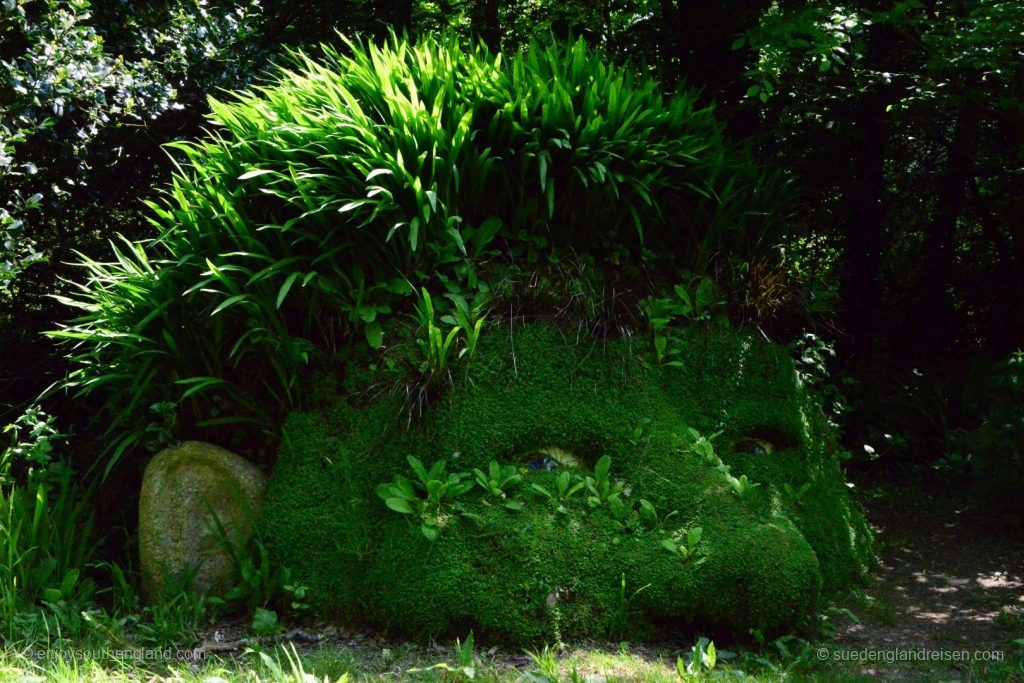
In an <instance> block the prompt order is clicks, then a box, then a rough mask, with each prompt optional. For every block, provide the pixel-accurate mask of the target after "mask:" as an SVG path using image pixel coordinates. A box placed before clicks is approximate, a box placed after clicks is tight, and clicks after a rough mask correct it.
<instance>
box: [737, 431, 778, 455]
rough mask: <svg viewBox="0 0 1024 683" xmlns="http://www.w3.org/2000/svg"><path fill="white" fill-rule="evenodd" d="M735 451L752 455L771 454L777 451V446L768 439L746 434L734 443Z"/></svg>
mask: <svg viewBox="0 0 1024 683" xmlns="http://www.w3.org/2000/svg"><path fill="white" fill-rule="evenodd" d="M733 451H734V452H736V453H749V454H750V455H771V454H772V453H773V452H774V451H775V446H774V445H773V444H772V442H771V441H769V440H768V439H761V438H758V437H755V436H744V437H741V438H740V439H738V440H737V441H736V443H735V444H734V445H733Z"/></svg>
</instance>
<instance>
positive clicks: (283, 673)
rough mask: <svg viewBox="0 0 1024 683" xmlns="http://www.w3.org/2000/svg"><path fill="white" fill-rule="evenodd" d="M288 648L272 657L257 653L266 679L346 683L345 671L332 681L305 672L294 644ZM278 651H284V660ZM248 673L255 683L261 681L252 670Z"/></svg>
mask: <svg viewBox="0 0 1024 683" xmlns="http://www.w3.org/2000/svg"><path fill="white" fill-rule="evenodd" d="M289 648H290V649H289ZM289 648H284V647H282V648H280V650H279V651H278V652H277V653H275V656H273V657H271V656H270V655H269V654H267V653H266V652H259V653H258V654H259V658H260V661H262V663H263V667H264V668H265V669H266V670H267V673H268V674H269V679H268V680H270V681H273V683H348V681H349V676H348V674H347V673H345V674H342V675H341V676H340V677H338V678H336V679H334V680H333V681H332V680H331V679H330V677H328V676H324V678H323V679H322V680H318V679H317V678H316V677H315V676H314V675H313V674H310V673H307V672H306V670H305V667H303V665H302V658H301V657H299V653H298V651H297V650H296V649H295V645H294V644H292V643H289ZM280 651H284V657H285V661H284V662H281V657H280V654H279V652H280ZM249 673H250V675H251V677H252V680H253V681H254V682H256V683H262V681H263V680H264V679H263V678H262V677H260V676H259V675H257V673H256V672H254V671H250V672H249Z"/></svg>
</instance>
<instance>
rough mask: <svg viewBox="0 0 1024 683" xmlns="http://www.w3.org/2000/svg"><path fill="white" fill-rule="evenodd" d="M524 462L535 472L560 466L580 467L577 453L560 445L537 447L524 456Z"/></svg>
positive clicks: (555, 468) (548, 470)
mask: <svg viewBox="0 0 1024 683" xmlns="http://www.w3.org/2000/svg"><path fill="white" fill-rule="evenodd" d="M523 464H524V465H525V466H526V467H527V468H529V469H530V470H531V471H533V472H544V471H547V472H550V471H551V470H557V469H558V468H560V467H579V466H580V459H579V458H578V457H576V454H574V453H572V452H571V451H567V450H565V449H564V448H560V447H558V446H544V447H543V448H535V449H533V450H531V451H529V452H528V453H526V454H525V455H524V457H523Z"/></svg>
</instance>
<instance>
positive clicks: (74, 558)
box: [0, 408, 98, 643]
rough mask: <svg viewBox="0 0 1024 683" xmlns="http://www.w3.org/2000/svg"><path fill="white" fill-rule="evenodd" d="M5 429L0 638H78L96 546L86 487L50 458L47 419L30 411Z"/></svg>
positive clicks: (0, 480) (0, 465)
mask: <svg viewBox="0 0 1024 683" xmlns="http://www.w3.org/2000/svg"><path fill="white" fill-rule="evenodd" d="M4 431H5V432H10V433H12V438H11V443H10V445H9V446H8V447H7V448H5V449H4V450H3V451H2V452H0V637H2V638H3V640H4V641H5V642H7V643H18V642H34V641H38V640H40V639H44V638H46V639H51V638H55V637H57V638H59V637H77V636H80V635H81V634H82V633H83V632H84V631H85V630H86V628H87V625H86V623H85V620H84V618H83V616H82V614H81V613H82V611H83V610H84V609H86V608H87V607H88V606H89V605H90V604H91V603H90V601H91V598H92V597H93V592H94V585H93V582H92V580H91V579H89V578H87V577H86V569H87V567H88V565H89V564H91V563H92V562H93V561H94V560H95V554H96V551H97V548H98V543H97V540H96V538H95V537H94V535H93V533H92V526H93V513H92V506H91V500H90V492H91V490H90V489H89V488H88V487H85V486H81V485H79V484H77V483H76V481H75V475H74V473H73V472H72V470H71V469H70V468H69V467H67V466H66V465H65V464H63V463H61V462H59V461H57V460H54V459H53V449H54V445H55V443H56V442H57V441H58V440H59V439H60V438H61V436H62V435H60V434H58V433H57V431H56V430H55V429H54V427H53V420H52V418H47V417H46V416H45V415H44V414H43V413H42V412H41V411H39V410H38V409H36V408H32V409H30V410H29V411H27V412H26V413H25V415H23V416H22V418H20V419H19V420H18V421H17V422H16V423H15V424H12V425H10V426H8V427H7V428H6V429H5V430H4Z"/></svg>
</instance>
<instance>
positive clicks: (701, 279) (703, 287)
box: [640, 275, 725, 364]
mask: <svg viewBox="0 0 1024 683" xmlns="http://www.w3.org/2000/svg"><path fill="white" fill-rule="evenodd" d="M672 291H673V293H674V294H675V296H665V297H649V298H647V299H645V300H644V301H642V302H641V303H640V308H641V310H643V312H644V315H645V316H646V317H647V323H648V325H649V326H650V329H651V335H652V338H653V342H654V359H655V362H656V363H659V364H660V363H662V362H665V361H666V360H667V359H669V358H671V357H672V356H676V355H678V354H680V353H682V351H683V347H682V344H681V342H680V340H679V339H678V338H677V337H676V336H675V334H674V331H675V329H677V327H678V326H679V325H680V324H681V323H683V324H693V323H697V322H706V321H709V320H711V318H712V312H713V311H714V309H715V308H716V307H721V306H722V305H723V304H724V303H725V302H724V301H721V300H719V299H717V297H716V295H715V286H714V282H713V281H712V280H711V278H709V277H707V276H706V275H701V276H697V277H693V278H690V282H689V284H688V285H682V284H677V285H675V286H674V287H673V289H672ZM723 322H724V319H723Z"/></svg>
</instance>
